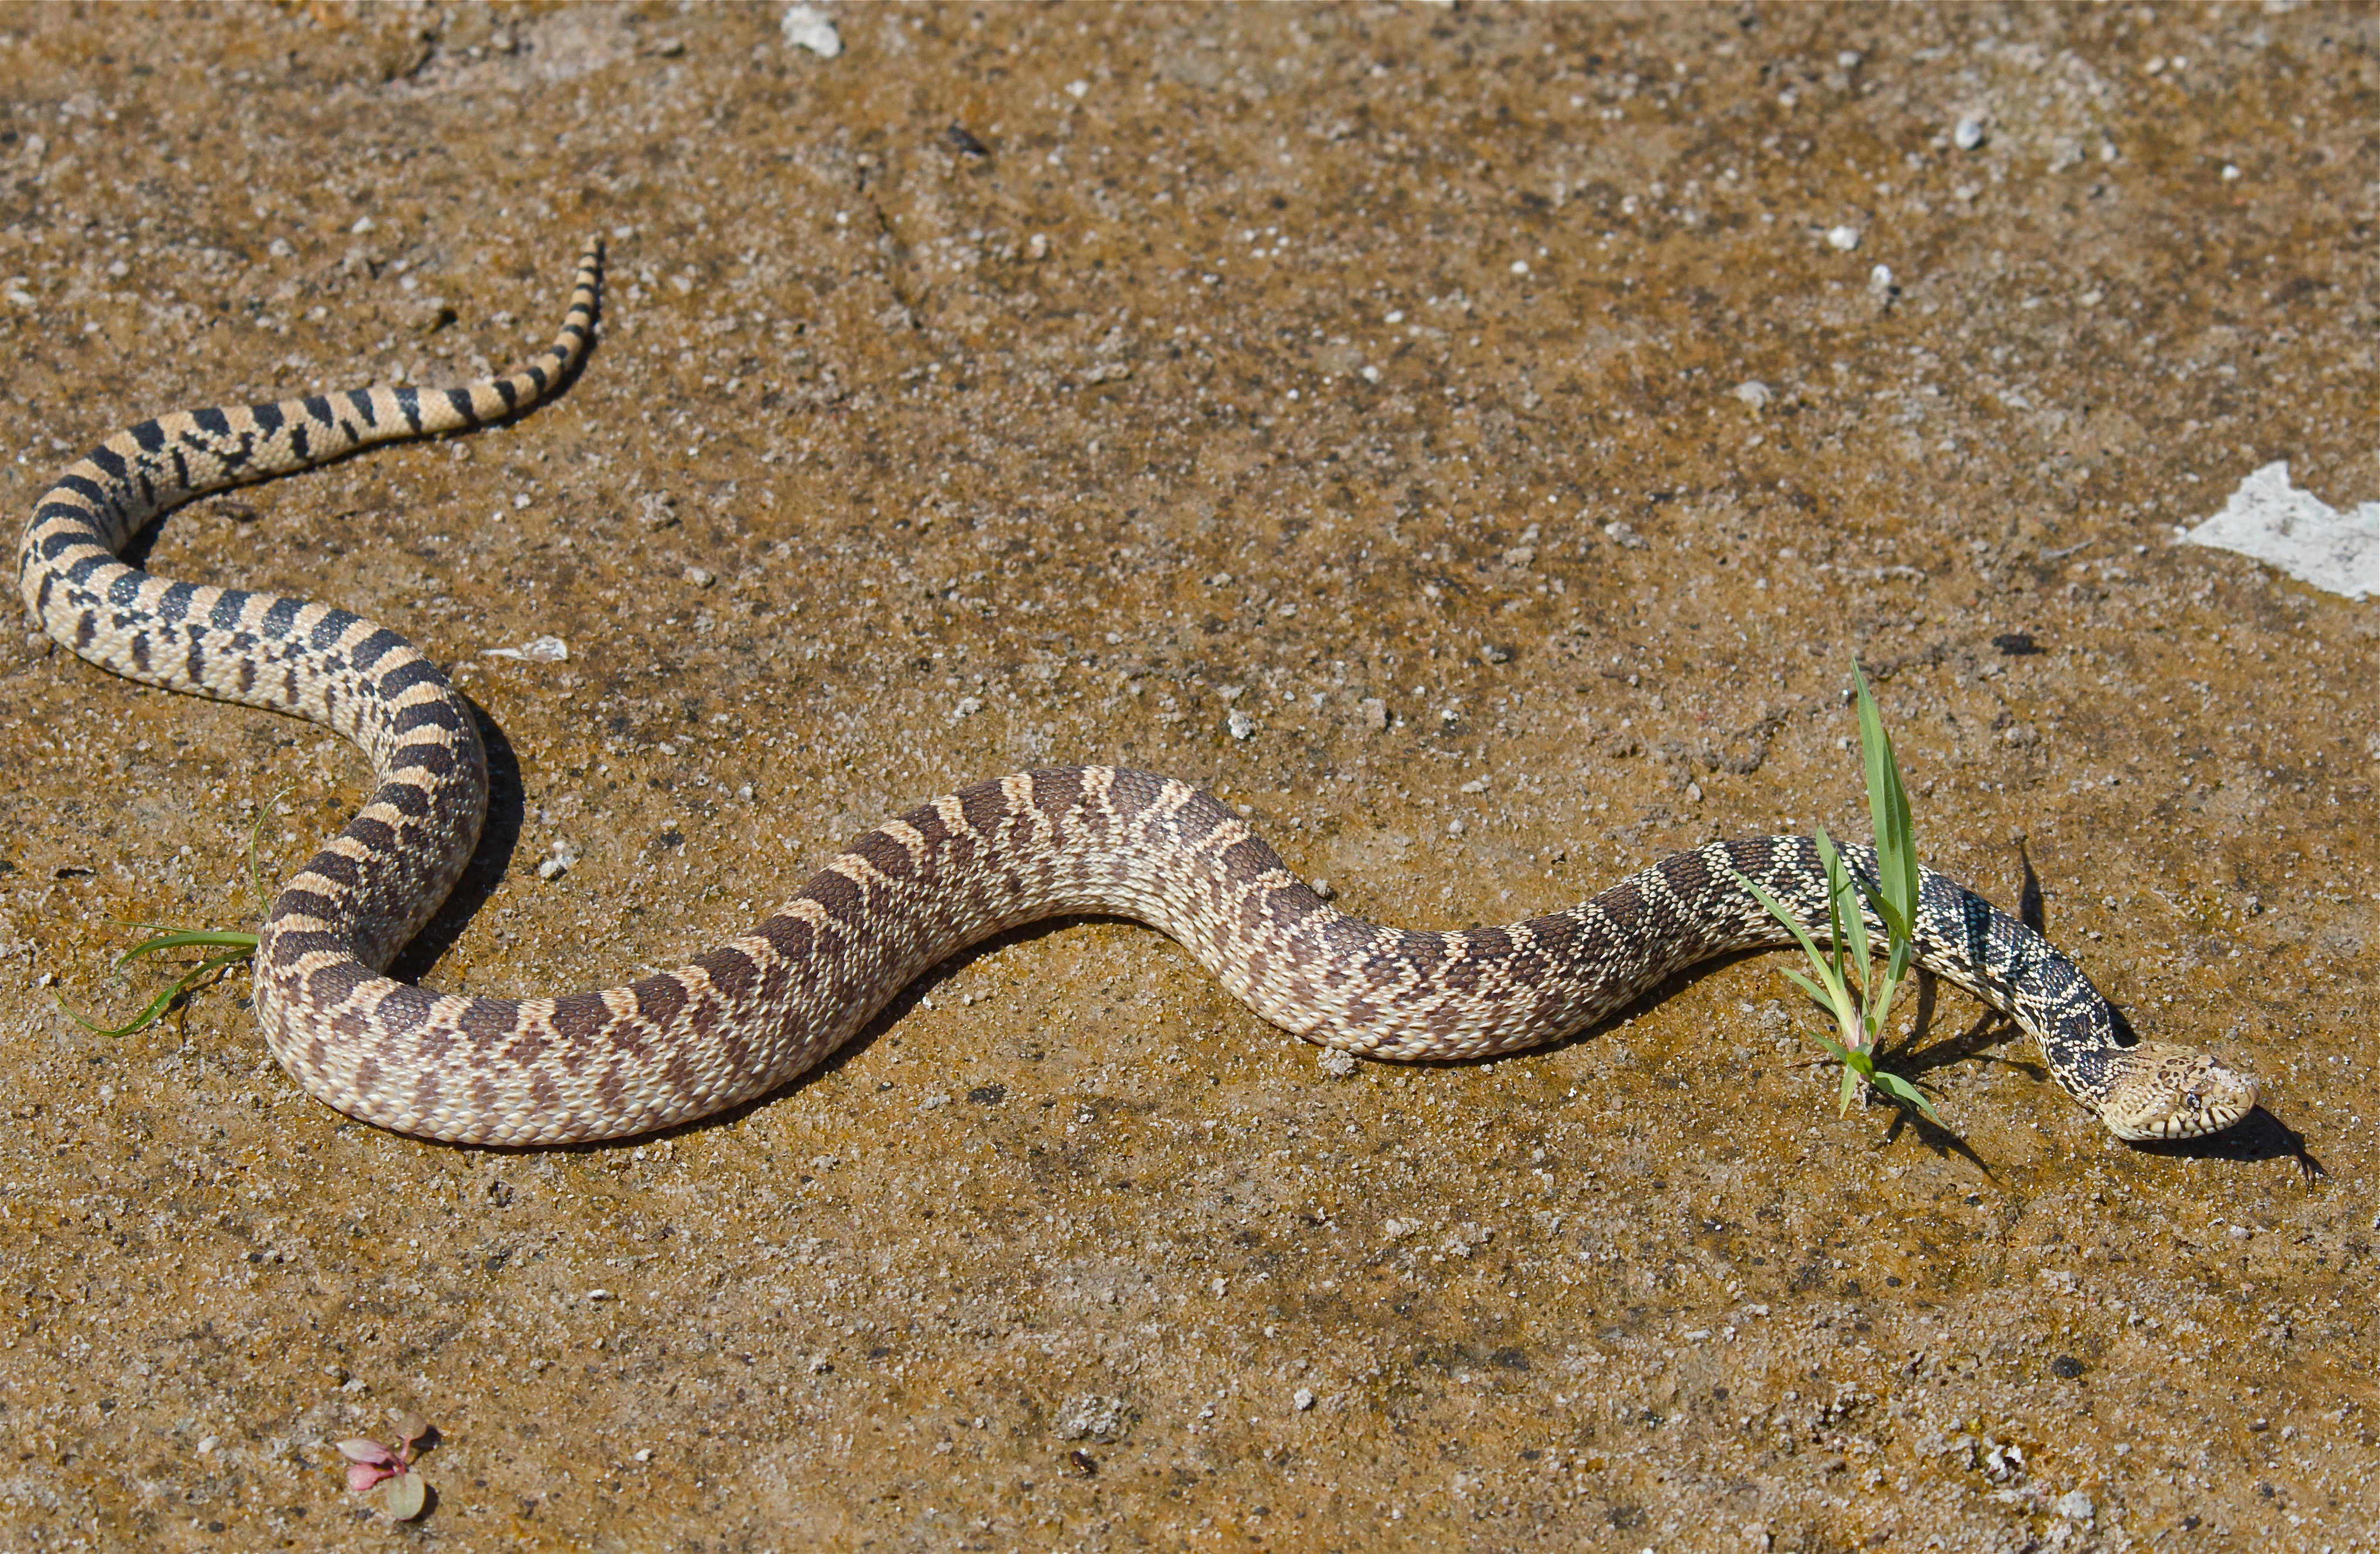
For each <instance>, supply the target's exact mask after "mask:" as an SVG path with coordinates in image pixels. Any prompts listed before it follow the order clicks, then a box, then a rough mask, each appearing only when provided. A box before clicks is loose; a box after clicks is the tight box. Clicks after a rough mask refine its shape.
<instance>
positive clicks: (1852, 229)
mask: <svg viewBox="0 0 2380 1554" xmlns="http://www.w3.org/2000/svg"><path fill="white" fill-rule="evenodd" d="M1827 245H1828V247H1829V248H1834V249H1841V250H1842V251H1843V252H1845V253H1849V252H1851V251H1852V249H1855V248H1858V247H1859V245H1860V235H1859V228H1858V227H1856V226H1830V227H1828V229H1827Z"/></svg>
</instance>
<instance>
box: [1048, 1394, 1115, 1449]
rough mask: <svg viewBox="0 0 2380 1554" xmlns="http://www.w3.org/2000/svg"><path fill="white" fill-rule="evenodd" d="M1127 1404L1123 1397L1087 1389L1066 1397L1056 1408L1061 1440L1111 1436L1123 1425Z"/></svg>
mask: <svg viewBox="0 0 2380 1554" xmlns="http://www.w3.org/2000/svg"><path fill="white" fill-rule="evenodd" d="M1126 1408H1127V1405H1126V1404H1125V1402H1124V1401H1123V1399H1122V1398H1116V1397H1106V1396H1102V1395H1101V1394H1099V1393H1097V1392H1087V1393H1085V1394H1084V1395H1083V1396H1081V1397H1078V1398H1073V1399H1069V1400H1068V1401H1067V1403H1066V1406H1065V1407H1063V1408H1062V1409H1060V1410H1059V1411H1058V1418H1057V1427H1058V1439H1061V1440H1113V1439H1115V1438H1116V1435H1117V1433H1118V1432H1119V1431H1121V1430H1122V1429H1123V1423H1124V1414H1125V1412H1126Z"/></svg>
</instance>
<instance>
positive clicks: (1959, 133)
mask: <svg viewBox="0 0 2380 1554" xmlns="http://www.w3.org/2000/svg"><path fill="white" fill-rule="evenodd" d="M1950 143H1951V144H1952V145H1954V146H1956V147H1958V148H1959V149H1960V150H1961V151H1962V152H1971V151H1973V150H1974V149H1975V148H1976V147H1977V146H1980V145H1982V144H1983V143H1984V121H1983V120H1982V119H1979V118H1976V117H1974V116H1973V115H1969V116H1968V117H1966V118H1962V119H1961V120H1960V121H1959V122H1958V123H1957V124H1956V125H1955V126H1953V127H1951V130H1950Z"/></svg>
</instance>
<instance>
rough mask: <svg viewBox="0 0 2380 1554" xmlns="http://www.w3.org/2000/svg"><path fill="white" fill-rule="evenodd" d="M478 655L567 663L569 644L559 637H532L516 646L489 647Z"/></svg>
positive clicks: (520, 661) (537, 661) (518, 660)
mask: <svg viewBox="0 0 2380 1554" xmlns="http://www.w3.org/2000/svg"><path fill="white" fill-rule="evenodd" d="M480 657H482V658H492V659H511V660H513V661H515V662H518V663H567V662H570V644H569V643H567V642H565V641H564V640H563V639H562V638H561V637H531V638H529V640H528V641H527V642H524V643H522V644H521V645H520V646H519V647H517V648H490V649H487V650H484V651H483V652H482V653H481V654H480Z"/></svg>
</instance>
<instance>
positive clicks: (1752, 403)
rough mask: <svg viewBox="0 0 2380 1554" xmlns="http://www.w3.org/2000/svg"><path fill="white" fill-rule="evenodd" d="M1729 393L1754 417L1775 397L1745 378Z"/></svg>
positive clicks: (1765, 384)
mask: <svg viewBox="0 0 2380 1554" xmlns="http://www.w3.org/2000/svg"><path fill="white" fill-rule="evenodd" d="M1730 392H1731V393H1732V394H1733V395H1735V397H1736V398H1738V399H1741V400H1743V403H1744V404H1745V405H1746V406H1748V407H1750V408H1751V409H1752V411H1753V412H1754V413H1755V415H1756V414H1758V413H1759V412H1760V411H1762V410H1766V409H1767V408H1768V402H1769V401H1770V400H1772V399H1774V398H1775V397H1776V395H1773V394H1771V393H1769V391H1768V385H1767V383H1764V382H1761V381H1760V380H1759V379H1757V378H1746V379H1745V380H1744V381H1743V382H1740V383H1738V384H1736V385H1735V387H1734V388H1733V389H1732V390H1731V391H1730ZM1611 527H1612V528H1613V529H1617V528H1621V527H1622V526H1620V525H1617V524H1615V525H1613V526H1611ZM1615 538H1616V535H1615Z"/></svg>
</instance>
